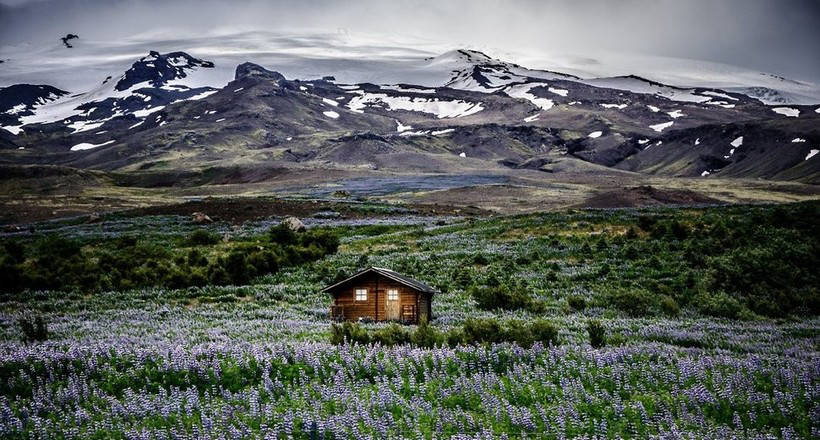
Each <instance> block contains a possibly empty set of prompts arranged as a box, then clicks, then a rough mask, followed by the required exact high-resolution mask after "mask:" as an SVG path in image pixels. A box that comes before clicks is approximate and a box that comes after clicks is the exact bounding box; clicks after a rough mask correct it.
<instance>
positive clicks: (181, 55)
mask: <svg viewBox="0 0 820 440" xmlns="http://www.w3.org/2000/svg"><path fill="white" fill-rule="evenodd" d="M199 67H204V68H210V67H214V63H213V62H211V61H204V60H200V59H199V58H194V57H192V56H190V55H188V54H187V53H185V52H171V53H167V54H164V55H163V54H160V53H159V52H156V51H153V50H152V51H151V52H150V53H149V54H148V56H147V57H142V58H140V60H139V61H137V62H136V63H134V64H132V65H131V68H130V69H128V70H127V71H126V72H125V75H123V76H122V78H120V80H119V81H118V82H117V85H116V87H115V88H116V89H117V90H119V91H123V90H127V89H129V88H131V87H132V86H134V85H136V84H139V83H143V82H148V83H150V84H151V85H152V86H154V87H160V86H162V85H164V84H166V83H167V82H168V81H171V80H174V79H179V78H185V77H186V76H188V74H187V71H188V70H191V69H195V68H199Z"/></svg>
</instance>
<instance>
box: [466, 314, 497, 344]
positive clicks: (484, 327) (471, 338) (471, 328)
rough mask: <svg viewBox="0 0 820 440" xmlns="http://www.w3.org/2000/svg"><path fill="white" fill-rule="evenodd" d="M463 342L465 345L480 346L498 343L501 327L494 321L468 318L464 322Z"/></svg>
mask: <svg viewBox="0 0 820 440" xmlns="http://www.w3.org/2000/svg"><path fill="white" fill-rule="evenodd" d="M463 329H464V330H463V331H464V342H465V343H466V344H480V343H483V342H488V343H495V342H500V341H501V337H502V333H501V325H500V324H499V323H498V321H496V320H495V319H488V318H468V319H467V320H466V321H465V322H464V326H463Z"/></svg>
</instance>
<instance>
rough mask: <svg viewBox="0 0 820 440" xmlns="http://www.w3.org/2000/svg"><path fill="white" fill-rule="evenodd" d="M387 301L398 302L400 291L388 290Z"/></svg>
mask: <svg viewBox="0 0 820 440" xmlns="http://www.w3.org/2000/svg"><path fill="white" fill-rule="evenodd" d="M387 300H388V301H398V300H399V291H398V290H397V289H388V290H387Z"/></svg>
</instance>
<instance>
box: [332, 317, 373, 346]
mask: <svg viewBox="0 0 820 440" xmlns="http://www.w3.org/2000/svg"><path fill="white" fill-rule="evenodd" d="M369 342H370V335H368V334H367V330H365V329H364V328H362V327H361V326H360V325H359V324H357V323H352V322H345V323H343V324H341V325H339V324H331V326H330V343H331V344H334V345H341V344H344V343H348V344H353V343H356V344H367V343H369Z"/></svg>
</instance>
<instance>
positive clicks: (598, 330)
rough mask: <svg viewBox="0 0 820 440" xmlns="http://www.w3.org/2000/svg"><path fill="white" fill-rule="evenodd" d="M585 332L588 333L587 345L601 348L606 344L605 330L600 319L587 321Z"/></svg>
mask: <svg viewBox="0 0 820 440" xmlns="http://www.w3.org/2000/svg"><path fill="white" fill-rule="evenodd" d="M587 333H588V334H589V345H591V346H592V347H593V348H601V347H603V346H604V345H606V330H605V329H604V326H603V324H601V321H598V320H595V319H592V320H589V321H588V322H587Z"/></svg>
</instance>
